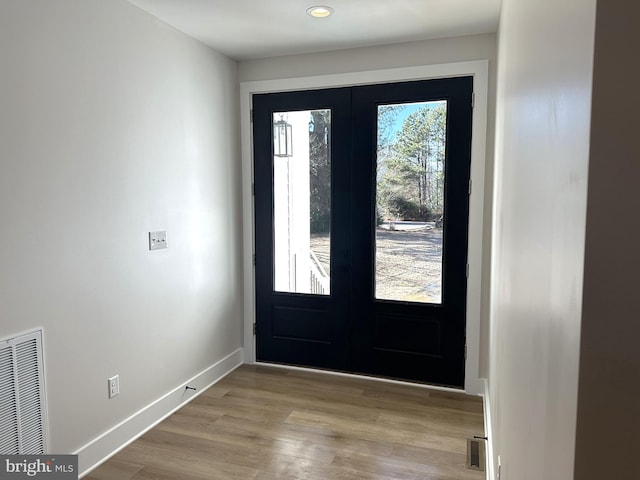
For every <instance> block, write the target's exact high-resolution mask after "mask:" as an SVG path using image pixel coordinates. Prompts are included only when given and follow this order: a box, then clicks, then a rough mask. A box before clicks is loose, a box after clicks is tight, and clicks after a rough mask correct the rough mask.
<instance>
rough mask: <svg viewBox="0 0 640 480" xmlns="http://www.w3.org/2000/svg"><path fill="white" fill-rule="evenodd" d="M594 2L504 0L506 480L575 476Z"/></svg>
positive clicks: (498, 216) (499, 236)
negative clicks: (574, 462)
mask: <svg viewBox="0 0 640 480" xmlns="http://www.w3.org/2000/svg"><path fill="white" fill-rule="evenodd" d="M595 5H596V0H564V1H561V2H558V1H557V0H503V7H502V8H503V10H502V17H501V22H500V30H499V35H498V104H497V120H496V132H497V135H496V152H497V156H496V164H495V172H496V176H495V210H494V222H495V224H494V245H493V272H492V278H493V284H492V323H491V346H490V352H491V359H490V394H491V395H490V398H491V407H492V415H493V422H492V430H493V431H492V440H493V447H494V453H495V455H496V456H497V455H500V457H501V461H502V477H501V478H502V480H515V479H517V480H539V479H545V480H555V479H558V480H560V479H562V480H567V479H571V478H574V477H573V467H574V464H573V460H574V450H575V429H576V409H577V394H578V363H579V352H580V328H581V313H582V312H581V304H582V288H583V287H582V280H583V254H584V246H585V236H584V232H585V210H586V200H587V197H586V190H587V173H588V161H589V134H590V108H591V82H592V68H593V43H594V21H595ZM601 441H606V439H602V438H600V439H598V442H601Z"/></svg>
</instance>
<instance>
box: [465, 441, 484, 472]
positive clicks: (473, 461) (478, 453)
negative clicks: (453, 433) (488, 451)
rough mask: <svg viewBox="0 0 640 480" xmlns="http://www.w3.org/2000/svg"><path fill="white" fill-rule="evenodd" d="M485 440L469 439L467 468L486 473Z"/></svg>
mask: <svg viewBox="0 0 640 480" xmlns="http://www.w3.org/2000/svg"><path fill="white" fill-rule="evenodd" d="M484 462H485V457H484V439H478V438H468V439H467V468H470V469H471V470H480V471H484Z"/></svg>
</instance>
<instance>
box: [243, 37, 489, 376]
mask: <svg viewBox="0 0 640 480" xmlns="http://www.w3.org/2000/svg"><path fill="white" fill-rule="evenodd" d="M496 56H497V51H496V35H495V34H483V35H472V36H466V37H454V38H441V39H434V40H426V41H420V42H408V43H399V44H394V45H384V46H377V47H364V48H352V49H345V50H336V51H331V52H324V53H313V54H306V55H289V56H282V57H273V58H266V59H259V60H248V61H242V62H240V63H239V64H238V77H239V80H240V82H260V81H269V80H279V79H295V78H302V77H304V78H309V77H313V76H323V75H333V74H337V75H340V74H351V73H357V72H368V71H380V70H383V69H396V68H398V69H401V68H404V67H418V66H430V65H444V64H453V63H456V62H468V61H475V60H488V61H489V79H488V96H487V107H488V108H487V141H486V162H485V170H484V178H485V179H486V182H485V185H484V204H483V208H484V216H483V224H484V229H483V235H482V243H483V245H485V246H486V247H485V248H484V253H483V255H482V256H483V258H482V285H483V291H482V312H481V324H480V339H481V340H480V344H479V345H476V346H474V347H473V349H474V350H477V349H479V351H480V353H479V357H480V358H479V369H480V376H481V377H486V376H487V374H488V367H487V365H488V356H489V354H488V345H489V320H488V318H489V284H490V262H491V259H490V248H489V246H490V245H491V228H490V225H491V199H492V192H493V189H492V182H491V179H492V178H493V157H494V150H493V139H494V129H493V127H494V118H495V88H496V87H495V84H496V81H495V79H496ZM245 215H250V211H248V212H245ZM249 273H250V272H247V270H245V276H247V275H249Z"/></svg>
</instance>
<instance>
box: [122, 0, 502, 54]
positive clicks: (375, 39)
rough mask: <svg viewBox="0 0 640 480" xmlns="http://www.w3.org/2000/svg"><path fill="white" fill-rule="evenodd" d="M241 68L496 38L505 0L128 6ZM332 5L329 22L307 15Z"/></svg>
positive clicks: (156, 0) (136, 0) (168, 0)
mask: <svg viewBox="0 0 640 480" xmlns="http://www.w3.org/2000/svg"><path fill="white" fill-rule="evenodd" d="M129 1H130V2H131V3H133V4H134V5H137V6H138V7H140V8H142V9H143V10H146V11H148V12H149V13H151V14H152V15H154V16H155V17H158V18H159V19H161V20H163V21H165V22H166V23H168V24H169V25H172V26H174V27H175V28H177V29H178V30H180V31H182V32H184V33H186V34H187V35H189V36H191V37H193V38H196V39H198V40H200V41H202V42H203V43H205V44H207V45H209V46H211V47H213V48H214V49H216V50H217V51H219V52H221V53H223V54H225V55H227V56H229V57H231V58H234V59H236V60H249V59H256V58H265V57H272V56H279V55H289V54H297V53H311V52H321V51H329V50H340V49H344V48H352V47H364V46H372V45H384V44H391V43H400V42H410V41H417V40H426V39H431V38H440V37H453V36H460V35H473V34H477V33H487V32H495V31H496V30H497V26H498V18H499V15H500V3H501V0H318V1H315V0H129ZM312 5H327V6H330V7H331V8H333V9H334V10H335V13H334V14H333V15H332V16H330V17H328V18H312V17H310V16H309V15H307V13H306V9H307V8H308V7H310V6H312Z"/></svg>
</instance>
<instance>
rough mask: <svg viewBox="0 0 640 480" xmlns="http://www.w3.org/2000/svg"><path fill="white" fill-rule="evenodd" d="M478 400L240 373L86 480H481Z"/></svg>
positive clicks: (274, 373)
mask: <svg viewBox="0 0 640 480" xmlns="http://www.w3.org/2000/svg"><path fill="white" fill-rule="evenodd" d="M481 434H483V423H482V402H481V400H480V398H478V397H469V396H465V395H462V394H456V393H445V392H438V391H434V390H427V389H424V388H419V387H413V386H406V385H395V384H388V383H381V382H376V381H372V380H366V379H354V378H346V377H339V376H335V375H329V374H324V373H310V372H301V371H296V370H285V369H280V368H274V367H268V366H249V365H243V366H241V367H240V368H238V369H237V370H235V371H234V372H232V373H231V374H230V375H228V376H227V377H225V378H224V379H223V380H221V381H220V382H218V383H217V384H216V385H214V386H213V387H211V388H210V389H209V390H207V391H206V392H203V393H202V394H201V395H200V396H199V397H197V398H196V399H194V400H193V401H192V402H191V403H190V404H188V405H186V406H185V407H183V408H182V409H180V410H179V411H178V412H176V413H175V414H173V415H171V416H170V417H169V418H168V419H166V420H165V421H164V422H162V423H161V424H159V425H158V426H156V427H155V428H153V429H152V430H150V431H149V432H147V433H146V434H145V435H143V436H142V437H140V438H139V439H138V440H136V441H135V442H133V443H132V444H131V445H129V446H128V447H127V448H125V449H124V450H122V451H121V452H120V453H118V454H117V455H115V456H114V457H112V458H111V459H110V460H108V461H107V462H106V463H104V464H103V465H102V466H100V467H98V468H97V469H96V470H94V471H93V472H91V473H90V474H89V475H88V476H86V477H85V479H86V480H131V479H134V480H148V479H157V480H203V479H206V480H212V479H225V480H226V479H230V480H231V479H239V480H247V479H259V480H272V479H314V480H316V479H317V480H333V479H338V480H355V479H372V480H381V479H424V480H454V479H456V480H466V479H474V480H477V479H484V473H482V472H477V471H473V470H469V469H467V468H466V467H465V462H466V453H465V452H466V439H467V438H469V437H473V435H481Z"/></svg>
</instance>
